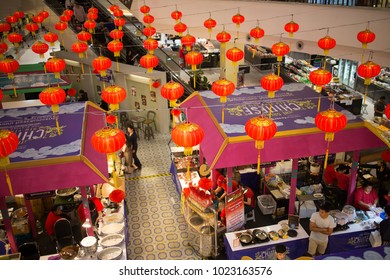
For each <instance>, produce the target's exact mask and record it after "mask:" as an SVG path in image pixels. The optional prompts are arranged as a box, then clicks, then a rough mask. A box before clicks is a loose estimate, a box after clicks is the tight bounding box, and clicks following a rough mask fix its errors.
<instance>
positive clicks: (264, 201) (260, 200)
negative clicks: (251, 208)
mask: <svg viewBox="0 0 390 280" xmlns="http://www.w3.org/2000/svg"><path fill="white" fill-rule="evenodd" d="M257 204H258V205H259V208H260V210H261V213H263V215H270V214H273V213H274V212H275V209H276V201H275V200H274V199H273V198H272V195H270V194H263V195H259V196H258V197H257Z"/></svg>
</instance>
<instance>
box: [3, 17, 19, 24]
mask: <svg viewBox="0 0 390 280" xmlns="http://www.w3.org/2000/svg"><path fill="white" fill-rule="evenodd" d="M5 21H6V22H8V23H9V24H10V25H11V26H14V25H15V23H16V22H17V21H18V18H17V17H16V16H7V17H6V18H5Z"/></svg>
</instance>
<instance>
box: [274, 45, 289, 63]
mask: <svg viewBox="0 0 390 280" xmlns="http://www.w3.org/2000/svg"><path fill="white" fill-rule="evenodd" d="M289 52H290V47H289V46H288V45H287V44H285V43H283V42H279V43H276V44H273V45H272V53H273V54H274V55H276V57H277V61H279V62H280V61H282V60H283V56H285V55H286V54H288V53H289Z"/></svg>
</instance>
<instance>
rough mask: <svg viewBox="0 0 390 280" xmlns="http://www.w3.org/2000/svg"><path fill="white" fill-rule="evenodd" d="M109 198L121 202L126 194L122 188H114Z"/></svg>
mask: <svg viewBox="0 0 390 280" xmlns="http://www.w3.org/2000/svg"><path fill="white" fill-rule="evenodd" d="M108 198H109V199H110V201H112V202H114V203H121V202H122V201H123V200H124V199H125V198H126V194H125V192H124V191H122V190H113V191H112V192H111V193H110V194H109V195H108Z"/></svg>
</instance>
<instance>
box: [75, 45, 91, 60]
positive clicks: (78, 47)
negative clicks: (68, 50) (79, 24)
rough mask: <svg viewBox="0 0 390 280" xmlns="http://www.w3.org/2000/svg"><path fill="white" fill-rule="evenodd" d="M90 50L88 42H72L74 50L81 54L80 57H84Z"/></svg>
mask: <svg viewBox="0 0 390 280" xmlns="http://www.w3.org/2000/svg"><path fill="white" fill-rule="evenodd" d="M87 50H88V44H87V43H85V42H75V43H73V44H72V51H73V52H75V53H78V54H79V58H83V57H84V53H85V52H86V51H87Z"/></svg>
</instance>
